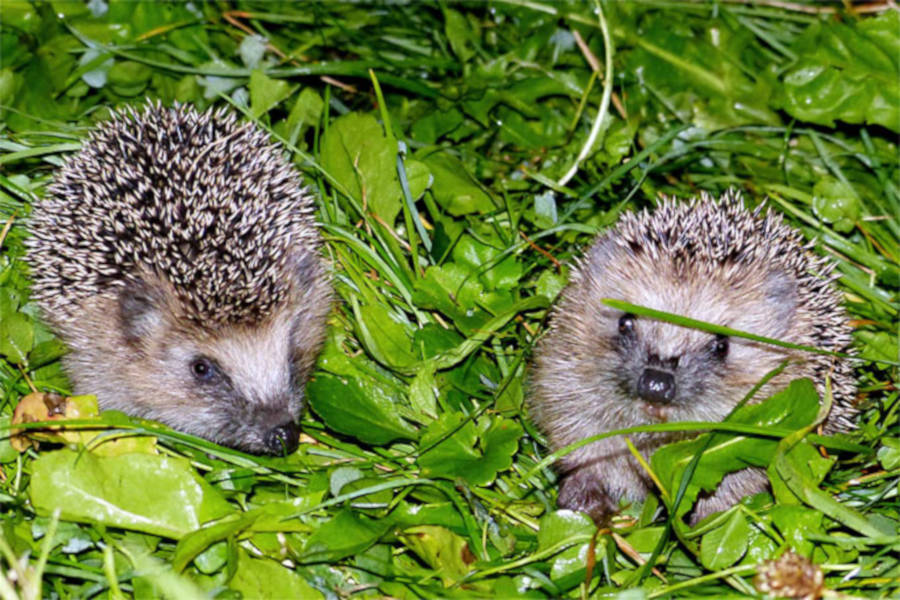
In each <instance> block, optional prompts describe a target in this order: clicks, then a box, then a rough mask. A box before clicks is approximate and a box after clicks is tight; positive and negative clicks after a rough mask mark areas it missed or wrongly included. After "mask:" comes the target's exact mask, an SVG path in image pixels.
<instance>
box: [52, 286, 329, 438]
mask: <svg viewBox="0 0 900 600" xmlns="http://www.w3.org/2000/svg"><path fill="white" fill-rule="evenodd" d="M297 283H299V281H298V282H297ZM287 298H288V299H289V300H288V301H286V302H284V303H282V304H280V305H279V306H278V307H277V310H275V311H274V312H272V313H270V315H269V316H268V317H267V318H266V319H264V320H263V321H261V322H251V323H242V324H231V325H229V324H219V325H217V326H215V327H212V328H201V327H198V326H197V324H196V323H194V322H193V321H191V320H189V319H186V318H185V317H184V316H183V315H184V311H183V310H182V309H181V308H180V307H181V302H182V301H181V300H180V298H179V297H178V296H177V294H176V293H175V291H174V289H173V288H172V286H171V285H168V284H166V283H165V282H164V281H162V280H160V279H158V278H152V277H146V278H145V279H142V280H138V281H135V282H133V283H132V284H131V285H129V286H126V287H124V288H120V289H119V291H117V292H116V295H114V296H113V297H103V298H102V299H97V300H96V301H95V302H92V303H91V304H88V305H85V306H84V307H83V311H82V319H81V320H79V322H78V324H77V326H76V327H74V328H73V327H70V328H66V329H64V330H63V332H64V334H65V336H66V338H67V339H68V340H69V343H70V345H71V346H72V350H73V351H72V352H71V353H70V354H69V355H68V356H67V357H66V359H65V360H66V363H67V364H66V367H67V370H68V371H69V373H70V374H71V376H72V379H73V384H74V387H75V389H76V391H77V392H78V393H89V394H96V395H97V398H98V400H99V402H100V406H101V407H102V408H103V409H104V410H108V409H114V410H121V411H123V412H127V413H129V414H133V415H137V416H141V417H145V418H150V419H154V420H157V421H161V422H163V423H166V424H168V425H170V426H172V427H174V428H176V429H179V430H181V431H186V432H188V433H192V434H194V435H198V436H201V437H204V438H207V439H210V440H212V441H214V442H217V443H220V444H224V445H227V446H231V447H235V448H239V449H242V450H245V451H248V452H252V453H257V454H263V453H265V454H281V453H283V452H292V451H293V450H294V449H296V447H297V444H298V438H299V427H298V425H297V421H298V419H299V417H300V413H301V412H302V409H303V405H304V394H303V384H304V383H305V382H306V380H307V378H308V377H309V374H310V372H311V371H312V368H313V365H314V363H315V358H316V355H317V354H318V351H319V349H320V347H321V343H322V340H323V338H324V331H325V318H326V316H327V312H328V310H329V309H330V303H329V302H328V298H329V293H328V284H327V280H326V279H324V278H321V277H320V278H317V279H316V280H315V281H314V282H307V285H306V286H305V288H304V289H303V290H302V291H301V290H299V288H298V287H297V285H294V286H293V288H292V290H291V291H290V293H289V294H287ZM313 298H314V299H317V302H310V300H311V299H313ZM110 316H115V321H114V322H115V325H114V326H113V327H110Z"/></svg>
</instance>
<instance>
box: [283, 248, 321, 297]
mask: <svg viewBox="0 0 900 600" xmlns="http://www.w3.org/2000/svg"><path fill="white" fill-rule="evenodd" d="M290 265H291V274H292V275H293V277H294V282H295V283H296V285H297V287H298V288H299V289H301V290H306V289H307V288H308V287H309V286H310V284H311V283H312V282H314V281H317V280H318V279H319V278H321V273H320V272H319V271H320V270H321V265H320V263H319V260H318V257H317V256H316V255H315V254H313V253H312V252H309V251H308V250H303V251H301V252H297V253H295V254H294V255H293V256H292V257H291V262H290Z"/></svg>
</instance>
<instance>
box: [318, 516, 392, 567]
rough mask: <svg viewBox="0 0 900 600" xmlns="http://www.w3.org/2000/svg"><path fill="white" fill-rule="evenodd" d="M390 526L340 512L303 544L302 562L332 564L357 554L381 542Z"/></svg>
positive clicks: (379, 521) (384, 522)
mask: <svg viewBox="0 0 900 600" xmlns="http://www.w3.org/2000/svg"><path fill="white" fill-rule="evenodd" d="M389 527H390V523H389V522H388V521H385V520H373V519H369V518H368V517H364V516H362V515H359V514H356V513H355V512H353V511H351V510H342V511H341V512H339V513H338V514H337V515H335V517H334V518H332V519H331V520H329V521H328V522H326V523H325V524H323V525H322V526H321V527H319V528H318V529H317V530H316V531H315V532H314V533H313V534H312V535H311V536H310V538H309V540H308V541H307V542H306V546H305V547H304V549H303V560H304V561H329V562H334V561H337V560H340V559H342V558H344V557H347V556H353V555H354V554H358V553H360V552H362V551H363V550H365V549H366V548H368V547H369V546H371V545H372V544H374V543H375V542H377V541H378V540H379V539H381V536H383V535H384V534H385V532H387V530H388V528H389Z"/></svg>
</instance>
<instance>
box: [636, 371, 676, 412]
mask: <svg viewBox="0 0 900 600" xmlns="http://www.w3.org/2000/svg"><path fill="white" fill-rule="evenodd" d="M637 391H638V395H639V396H640V397H641V398H643V399H644V400H646V401H647V402H653V403H656V404H668V403H669V402H671V401H672V399H673V398H675V391H676V385H675V376H674V375H672V374H671V373H668V372H666V371H660V370H659V369H652V368H647V369H644V372H643V373H641V377H640V379H638V386H637Z"/></svg>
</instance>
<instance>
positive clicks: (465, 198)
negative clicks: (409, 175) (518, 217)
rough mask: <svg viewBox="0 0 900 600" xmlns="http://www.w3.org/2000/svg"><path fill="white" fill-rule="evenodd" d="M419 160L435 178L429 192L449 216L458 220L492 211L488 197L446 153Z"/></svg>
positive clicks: (455, 160)
mask: <svg viewBox="0 0 900 600" xmlns="http://www.w3.org/2000/svg"><path fill="white" fill-rule="evenodd" d="M418 158H419V159H420V160H422V162H424V163H425V164H426V165H427V166H428V168H429V169H430V170H431V174H432V175H433V176H434V184H433V185H432V186H431V192H432V194H434V199H435V200H436V201H437V203H438V204H439V205H440V206H441V207H442V208H443V209H444V210H446V211H447V212H448V213H450V214H451V215H453V216H454V217H458V216H461V215H466V214H470V213H476V212H477V213H485V212H489V211H491V210H494V203H493V201H492V200H491V197H490V196H488V194H487V193H486V192H485V191H484V190H483V189H481V187H480V186H479V185H478V184H477V183H476V182H475V180H474V179H473V178H472V177H471V175H469V173H468V171H467V170H466V167H465V165H463V163H462V162H460V161H459V159H458V158H455V157H453V156H450V155H449V154H447V153H446V152H441V153H436V154H431V155H429V156H428V157H426V158H423V157H421V156H419V157H418Z"/></svg>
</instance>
